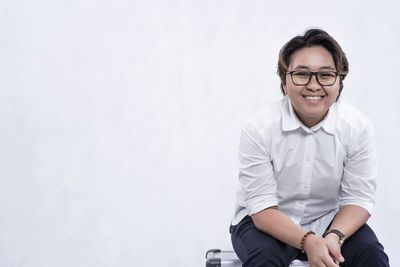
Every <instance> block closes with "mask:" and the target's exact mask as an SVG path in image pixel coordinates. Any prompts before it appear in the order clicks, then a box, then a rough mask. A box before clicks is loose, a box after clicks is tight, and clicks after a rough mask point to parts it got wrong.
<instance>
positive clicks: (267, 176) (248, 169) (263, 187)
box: [239, 124, 278, 215]
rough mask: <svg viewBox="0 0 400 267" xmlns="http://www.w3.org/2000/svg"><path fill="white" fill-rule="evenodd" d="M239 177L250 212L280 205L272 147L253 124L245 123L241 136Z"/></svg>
mask: <svg viewBox="0 0 400 267" xmlns="http://www.w3.org/2000/svg"><path fill="white" fill-rule="evenodd" d="M239 181H240V185H241V188H242V192H243V195H244V202H245V206H246V210H247V212H248V215H253V214H255V213H257V212H260V211H262V210H264V209H266V208H269V207H272V206H276V205H278V199H277V194H276V180H275V177H274V173H273V166H272V163H271V157H270V149H269V147H268V144H267V142H265V136H264V138H263V136H262V135H261V134H260V133H259V132H258V131H257V130H256V129H255V128H254V127H253V126H252V125H250V124H244V125H243V127H242V132H241V137H240V148H239Z"/></svg>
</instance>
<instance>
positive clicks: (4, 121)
mask: <svg viewBox="0 0 400 267" xmlns="http://www.w3.org/2000/svg"><path fill="white" fill-rule="evenodd" d="M399 9H400V4H398V3H397V1H371V2H368V1H348V0H342V1H233V0H232V1H230V0H220V1H218V0H202V1H183V0H181V1H178V0H171V1H161V0H160V1H144V0H143V1H128V0H114V1H106V0H97V1H96V0H79V1H78V0H59V1H53V0H36V1H29V0H0V266H46V267H47V266H49V267H50V266H61V267H62V266H74V267H75V266H85V267H86V266H171V267H172V266H174V267H175V266H204V262H205V261H204V256H205V252H206V250H207V249H209V248H214V247H216V248H230V246H231V245H230V239H229V238H230V237H229V234H228V226H229V223H230V219H231V216H232V213H233V205H234V200H235V191H236V186H237V147H238V136H239V130H240V123H241V122H242V121H243V120H244V119H245V118H247V116H249V114H251V113H252V112H254V111H256V110H258V109H259V108H261V107H263V106H265V105H267V104H270V103H272V102H275V101H277V100H279V99H280V98H281V94H280V89H279V78H278V76H277V75H276V63H277V59H278V52H279V49H280V48H281V47H282V46H283V45H284V43H285V42H286V41H288V40H289V39H290V38H292V37H294V36H295V35H297V34H301V33H303V32H304V30H305V29H306V28H309V27H320V28H322V29H325V30H326V31H328V32H329V33H330V34H331V35H332V36H334V37H335V38H336V39H337V40H338V42H339V43H340V44H341V45H342V48H343V49H344V51H345V52H346V53H347V55H348V59H349V62H350V73H349V76H348V78H347V79H346V80H345V82H344V83H345V87H344V90H343V94H342V98H343V100H345V101H347V102H350V103H351V104H353V105H354V106H356V107H357V108H359V109H360V110H361V111H363V112H364V113H366V114H368V115H369V116H370V118H371V119H372V121H373V122H374V123H375V126H376V136H377V143H378V149H379V156H380V158H379V165H380V175H379V188H378V197H377V205H376V209H375V213H374V214H373V217H372V218H371V220H370V224H371V225H372V227H373V228H374V229H375V231H376V234H377V235H378V237H379V238H380V240H381V241H382V243H383V244H384V245H385V248H386V251H387V253H388V254H389V256H390V259H391V263H392V266H400V256H399V254H400V250H399V246H398V241H399V238H400V232H399V227H398V221H399V220H400V214H399V208H398V204H397V203H398V199H399V196H398V195H399V186H400V182H399V175H400V171H399V168H398V166H399V157H398V153H399V151H400V142H399V139H398V131H399V128H400V124H399V115H398V114H399V109H400V108H399V105H398V100H399V96H400V94H399V91H400V89H399V85H400V75H399V73H400V72H399V71H400V66H399V61H400V52H399V51H400V49H399V47H400V21H399V16H398V11H399Z"/></svg>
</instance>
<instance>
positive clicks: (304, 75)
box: [293, 71, 310, 78]
mask: <svg viewBox="0 0 400 267" xmlns="http://www.w3.org/2000/svg"><path fill="white" fill-rule="evenodd" d="M293 75H294V76H296V77H299V78H308V77H309V76H310V72H309V71H295V72H293Z"/></svg>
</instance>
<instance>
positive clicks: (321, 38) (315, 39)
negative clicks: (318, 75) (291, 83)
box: [278, 29, 349, 97]
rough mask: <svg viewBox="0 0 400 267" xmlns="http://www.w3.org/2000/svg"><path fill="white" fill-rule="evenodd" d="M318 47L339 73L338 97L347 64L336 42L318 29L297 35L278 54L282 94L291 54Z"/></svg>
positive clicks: (346, 71) (346, 70)
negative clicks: (326, 53)
mask: <svg viewBox="0 0 400 267" xmlns="http://www.w3.org/2000/svg"><path fill="white" fill-rule="evenodd" d="M318 45H320V46H323V47H324V48H325V49H327V50H328V51H329V52H330V53H331V55H332V58H333V61H334V62H335V67H336V70H337V71H338V72H339V79H340V88H339V96H340V93H341V92H342V89H343V80H344V78H346V75H347V73H348V72H349V63H348V62H347V58H346V54H345V53H344V52H343V50H342V48H341V47H340V45H339V44H338V42H337V41H336V40H335V39H333V38H332V36H330V35H329V34H328V33H327V32H325V31H323V30H320V29H309V30H307V31H306V32H305V33H304V35H298V36H296V37H294V38H292V39H291V40H290V41H289V42H287V43H286V44H285V45H284V46H283V47H282V49H281V51H280V52H279V61H278V75H279V77H280V78H281V90H282V93H283V94H285V91H284V90H283V86H284V85H286V72H287V71H288V67H289V65H290V60H291V57H292V55H293V53H294V52H296V51H297V50H299V49H301V48H304V47H311V46H318ZM339 96H338V97H339Z"/></svg>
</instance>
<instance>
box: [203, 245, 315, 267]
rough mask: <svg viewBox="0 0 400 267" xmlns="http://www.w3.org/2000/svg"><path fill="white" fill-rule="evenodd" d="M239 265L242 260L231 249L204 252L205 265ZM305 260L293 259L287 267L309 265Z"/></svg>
mask: <svg viewBox="0 0 400 267" xmlns="http://www.w3.org/2000/svg"><path fill="white" fill-rule="evenodd" d="M228 266H229V267H241V266H242V262H241V261H240V260H239V258H238V257H237V256H236V253H235V252H234V251H232V250H225V251H222V250H220V249H210V250H209V251H207V253H206V267H228ZM309 266H310V265H309V264H308V262H306V261H300V260H294V261H293V262H292V263H291V264H290V266H289V267H309Z"/></svg>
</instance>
